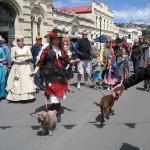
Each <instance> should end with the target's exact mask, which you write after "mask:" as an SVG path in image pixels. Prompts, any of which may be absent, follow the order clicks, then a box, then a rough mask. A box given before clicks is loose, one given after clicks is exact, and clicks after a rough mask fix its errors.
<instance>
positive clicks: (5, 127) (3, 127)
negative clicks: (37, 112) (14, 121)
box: [0, 126, 13, 130]
mask: <svg viewBox="0 0 150 150" xmlns="http://www.w3.org/2000/svg"><path fill="white" fill-rule="evenodd" d="M12 127H13V126H0V129H2V130H5V129H9V128H12Z"/></svg>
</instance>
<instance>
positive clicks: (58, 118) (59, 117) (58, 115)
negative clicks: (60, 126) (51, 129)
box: [57, 113, 61, 122]
mask: <svg viewBox="0 0 150 150" xmlns="http://www.w3.org/2000/svg"><path fill="white" fill-rule="evenodd" d="M57 122H61V114H60V113H57Z"/></svg>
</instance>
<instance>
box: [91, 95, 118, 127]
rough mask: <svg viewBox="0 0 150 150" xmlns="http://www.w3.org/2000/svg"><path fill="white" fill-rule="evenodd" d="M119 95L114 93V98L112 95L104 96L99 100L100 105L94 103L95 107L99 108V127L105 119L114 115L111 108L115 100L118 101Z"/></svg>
mask: <svg viewBox="0 0 150 150" xmlns="http://www.w3.org/2000/svg"><path fill="white" fill-rule="evenodd" d="M118 98H119V94H118V93H116V96H115V97H113V96H112V95H105V96H103V97H102V99H101V100H100V103H97V102H94V104H95V105H96V106H99V107H100V109H101V126H103V123H104V122H105V118H106V119H109V116H110V114H111V115H114V110H112V107H113V105H114V102H115V100H118Z"/></svg>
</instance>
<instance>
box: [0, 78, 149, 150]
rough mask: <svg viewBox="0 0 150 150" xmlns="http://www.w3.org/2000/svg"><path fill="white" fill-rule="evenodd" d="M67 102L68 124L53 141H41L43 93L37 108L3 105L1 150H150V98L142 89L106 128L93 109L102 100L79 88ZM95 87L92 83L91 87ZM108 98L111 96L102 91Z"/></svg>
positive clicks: (123, 100) (128, 96)
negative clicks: (39, 118)
mask: <svg viewBox="0 0 150 150" xmlns="http://www.w3.org/2000/svg"><path fill="white" fill-rule="evenodd" d="M75 81H76V78H75V77H74V79H73V80H71V83H72V88H73V89H74V91H75V92H74V93H67V98H66V100H64V101H62V106H63V114H62V122H61V123H58V124H57V130H55V131H54V132H53V136H48V135H47V136H40V131H41V126H40V124H39V123H38V122H37V120H36V118H34V117H32V116H31V115H30V114H31V113H32V115H33V116H36V115H37V113H38V112H40V111H42V110H45V104H44V97H43V96H42V93H39V94H36V98H37V100H36V101H35V102H32V103H9V102H8V101H6V100H3V101H1V102H0V118H1V121H0V135H1V136H0V150H149V149H150V117H149V116H150V93H148V92H146V91H144V88H143V83H140V84H138V85H136V86H134V87H131V88H130V89H128V90H126V91H124V93H123V94H122V96H121V97H120V98H119V100H118V101H116V102H115V104H114V109H115V115H114V116H111V117H110V119H109V120H106V122H105V123H104V126H103V128H101V127H100V122H99V120H100V109H99V108H98V107H96V106H95V105H94V104H93V101H96V102H99V101H100V99H101V98H102V94H101V93H100V91H98V90H94V89H93V88H87V87H84V86H82V88H81V90H77V89H76V87H75ZM90 85H92V83H91V82H90ZM102 92H103V93H104V94H108V93H110V91H106V90H102Z"/></svg>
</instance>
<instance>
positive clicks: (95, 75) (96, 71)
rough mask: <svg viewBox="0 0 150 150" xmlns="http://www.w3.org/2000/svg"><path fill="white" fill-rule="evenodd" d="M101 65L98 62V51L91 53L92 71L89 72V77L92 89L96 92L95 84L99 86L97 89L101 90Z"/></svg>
mask: <svg viewBox="0 0 150 150" xmlns="http://www.w3.org/2000/svg"><path fill="white" fill-rule="evenodd" d="M102 65H103V63H102V62H101V61H99V51H97V52H96V51H94V52H93V58H92V61H91V66H92V70H91V75H92V79H93V82H94V89H95V90H97V83H98V84H99V88H100V89H103V87H102V76H101V72H102V67H101V66H102Z"/></svg>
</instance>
